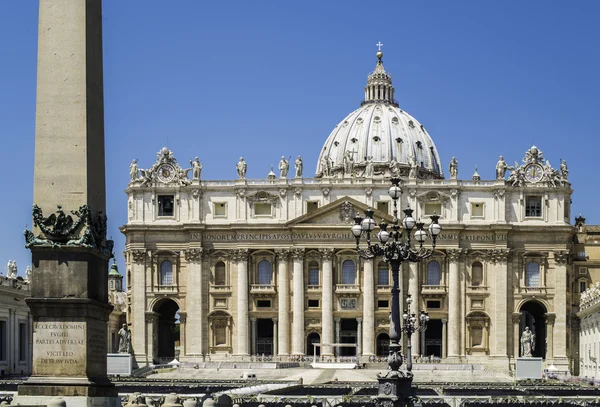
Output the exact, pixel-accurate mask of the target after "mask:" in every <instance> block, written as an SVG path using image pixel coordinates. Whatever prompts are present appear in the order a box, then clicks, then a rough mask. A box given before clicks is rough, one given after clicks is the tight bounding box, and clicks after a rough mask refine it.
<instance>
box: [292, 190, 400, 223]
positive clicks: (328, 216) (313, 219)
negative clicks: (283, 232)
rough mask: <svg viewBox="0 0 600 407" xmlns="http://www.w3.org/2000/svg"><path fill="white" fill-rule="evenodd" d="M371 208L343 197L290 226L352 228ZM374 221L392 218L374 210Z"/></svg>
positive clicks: (389, 220)
mask: <svg viewBox="0 0 600 407" xmlns="http://www.w3.org/2000/svg"><path fill="white" fill-rule="evenodd" d="M368 208H369V206H368V205H366V204H364V203H362V202H359V201H357V200H356V199H353V198H350V197H347V196H345V197H343V198H340V199H337V200H336V201H334V202H331V203H330V204H327V205H325V206H323V207H321V208H319V209H317V210H316V211H314V212H312V213H307V214H305V215H302V216H300V217H298V218H296V219H292V220H291V221H290V222H288V226H300V225H323V226H350V225H352V224H353V223H354V217H355V216H356V215H357V214H358V215H359V216H364V213H365V210H367V209H368ZM373 211H374V212H375V213H374V216H373V217H374V219H375V221H376V222H377V223H379V222H380V221H381V219H385V221H386V222H388V223H390V222H392V216H390V215H389V214H385V213H383V212H381V211H378V210H376V209H373Z"/></svg>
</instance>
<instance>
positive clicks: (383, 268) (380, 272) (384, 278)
mask: <svg viewBox="0 0 600 407" xmlns="http://www.w3.org/2000/svg"><path fill="white" fill-rule="evenodd" d="M377 285H379V286H387V285H390V268H389V267H388V265H387V263H384V262H381V263H379V266H377Z"/></svg>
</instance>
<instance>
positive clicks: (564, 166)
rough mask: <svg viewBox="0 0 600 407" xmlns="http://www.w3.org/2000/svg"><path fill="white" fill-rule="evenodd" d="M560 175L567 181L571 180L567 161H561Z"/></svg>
mask: <svg viewBox="0 0 600 407" xmlns="http://www.w3.org/2000/svg"><path fill="white" fill-rule="evenodd" d="M560 175H561V177H562V179H563V180H565V181H566V180H567V179H568V178H569V168H568V167H567V161H566V160H560Z"/></svg>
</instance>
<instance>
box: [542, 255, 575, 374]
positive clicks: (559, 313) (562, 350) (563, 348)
mask: <svg viewBox="0 0 600 407" xmlns="http://www.w3.org/2000/svg"><path fill="white" fill-rule="evenodd" d="M568 260H569V253H568V252H567V251H563V250H561V251H556V252H554V287H556V288H557V289H556V290H555V291H556V292H555V294H554V313H555V314H556V318H555V321H554V336H553V342H554V355H553V356H554V359H558V358H561V359H564V360H563V361H562V362H564V363H565V364H566V363H567V329H568V328H567V290H566V289H564V287H568V282H567V261H568ZM541 269H543V267H542V268H541ZM560 287H562V288H563V289H562V290H561V289H559V288H560ZM555 364H556V363H555ZM561 370H562V369H561Z"/></svg>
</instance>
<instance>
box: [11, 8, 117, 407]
mask: <svg viewBox="0 0 600 407" xmlns="http://www.w3.org/2000/svg"><path fill="white" fill-rule="evenodd" d="M105 189H106V187H105V166H104V99H103V75H102V4H101V0H40V12H39V27H38V78H37V100H36V137H35V171H34V205H33V224H34V228H33V230H32V231H29V230H26V231H25V239H26V247H28V248H30V249H31V253H32V263H33V274H34V276H35V278H33V281H32V287H31V298H30V299H28V300H27V304H28V305H29V307H30V309H31V314H32V316H33V366H32V367H33V369H32V370H33V373H32V376H31V377H30V379H29V380H27V381H26V382H25V383H24V384H22V385H21V386H19V392H18V395H17V396H16V397H15V400H14V403H19V404H21V405H47V404H48V402H50V400H51V399H54V398H55V397H57V396H59V397H63V398H64V400H65V402H66V405H67V406H68V407H72V406H73V407H79V406H82V407H83V406H86V407H87V406H117V405H118V403H117V402H118V397H117V392H116V389H115V387H114V386H113V385H112V383H110V381H109V380H108V378H107V376H106V350H107V321H108V316H109V314H110V312H111V310H112V306H111V305H110V304H109V302H108V280H107V279H108V277H107V270H108V260H109V258H110V257H111V256H112V242H111V241H107V240H106V216H105V212H104V211H105Z"/></svg>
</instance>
